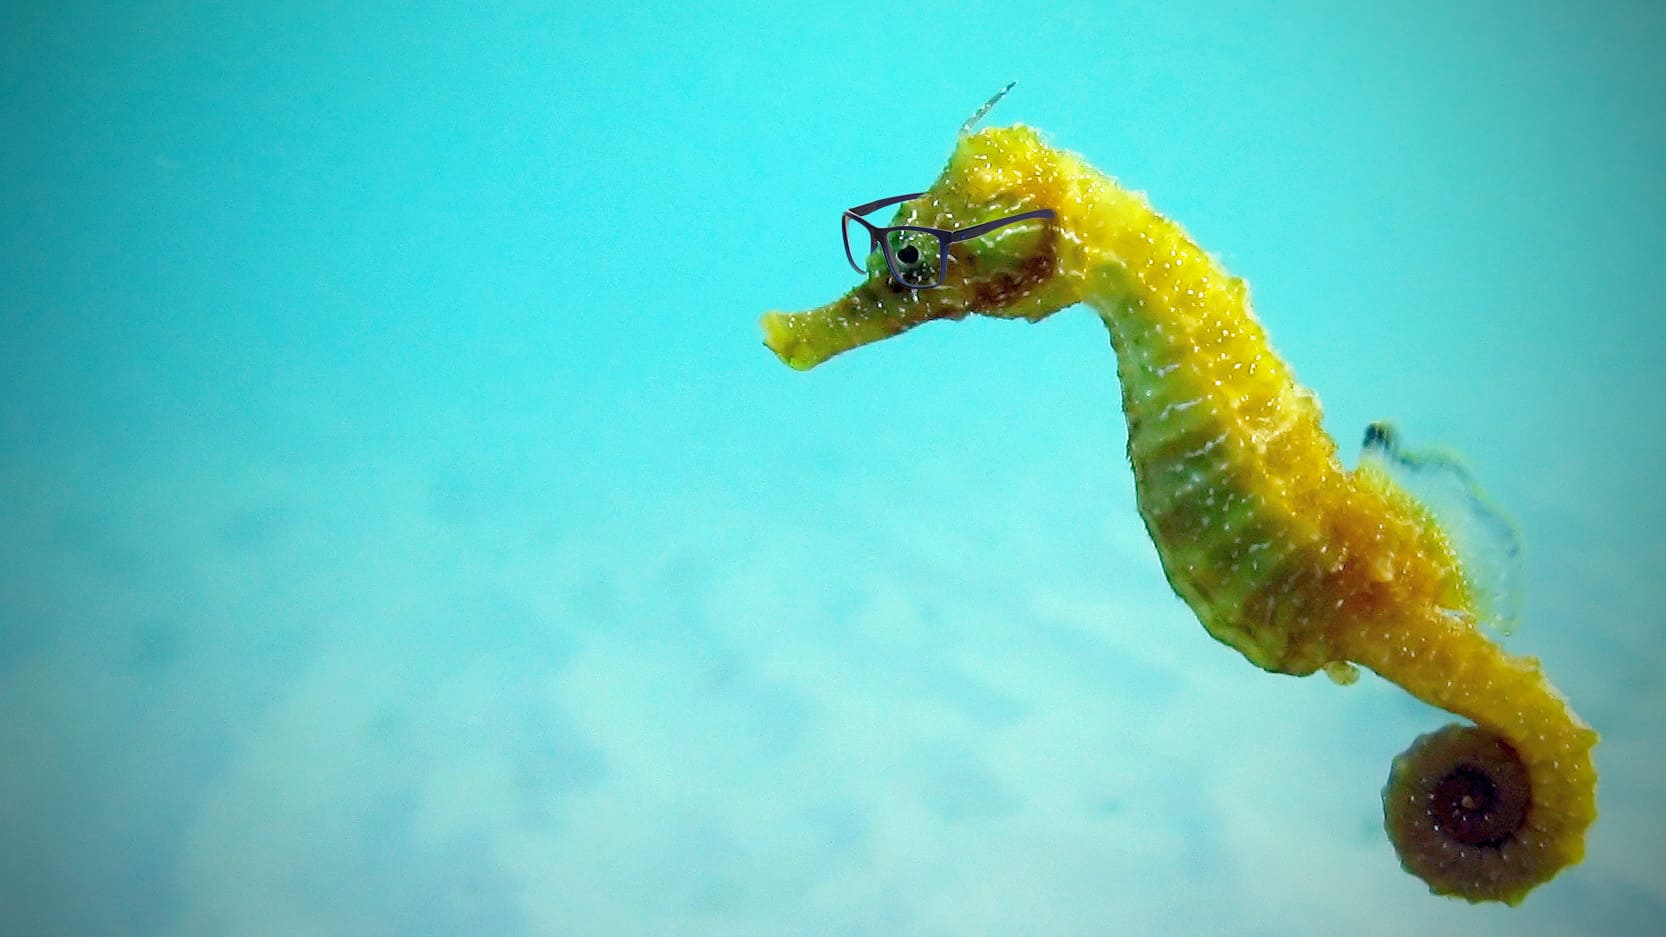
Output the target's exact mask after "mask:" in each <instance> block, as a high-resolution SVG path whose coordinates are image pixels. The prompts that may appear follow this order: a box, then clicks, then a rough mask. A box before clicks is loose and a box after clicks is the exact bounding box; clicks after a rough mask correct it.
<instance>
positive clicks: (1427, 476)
mask: <svg viewBox="0 0 1666 937" xmlns="http://www.w3.org/2000/svg"><path fill="white" fill-rule="evenodd" d="M1359 470H1360V472H1361V473H1362V474H1365V475H1368V476H1375V478H1376V480H1378V481H1379V482H1386V483H1388V484H1391V485H1393V486H1394V487H1395V488H1396V489H1398V490H1399V491H1401V492H1404V493H1405V494H1406V495H1408V496H1409V497H1410V498H1411V499H1412V500H1414V501H1416V502H1417V503H1418V504H1419V505H1421V506H1422V507H1423V508H1424V510H1425V511H1426V512H1427V513H1428V515H1429V518H1430V520H1431V521H1433V522H1434V524H1435V525H1436V526H1437V527H1438V528H1439V529H1440V531H1441V533H1442V534H1444V536H1445V537H1446V540H1447V542H1448V543H1449V544H1450V546H1451V548H1452V552H1453V553H1454V554H1456V556H1457V559H1458V564H1459V567H1460V575H1461V577H1462V580H1463V591H1464V592H1465V594H1466V598H1467V599H1468V600H1469V603H1470V604H1471V605H1472V606H1473V610H1474V612H1475V615H1476V617H1477V618H1479V619H1480V620H1481V621H1482V622H1483V623H1485V624H1487V625H1490V626H1491V627H1493V628H1495V629H1496V630H1498V631H1499V632H1500V633H1501V634H1509V633H1511V632H1512V631H1514V630H1515V627H1516V624H1517V622H1518V621H1519V619H1520V616H1521V584H1522V568H1521V567H1522V562H1521V536H1520V534H1519V533H1518V532H1517V530H1516V527H1515V525H1514V524H1512V523H1511V522H1510V519H1509V518H1507V517H1505V516H1504V514H1503V513H1502V512H1501V511H1500V510H1499V509H1498V508H1497V507H1495V506H1494V505H1493V504H1492V502H1491V501H1490V500H1489V499H1488V498H1487V496H1486V494H1485V493H1484V492H1483V491H1482V490H1481V486H1480V485H1479V484H1477V483H1476V481H1475V478H1474V476H1472V475H1471V474H1470V472H1469V469H1468V468H1466V467H1465V466H1464V464H1463V460H1462V459H1460V458H1459V457H1458V456H1457V455H1455V454H1453V453H1450V452H1440V451H1422V452H1416V451H1407V450H1405V449H1403V448H1402V447H1401V445H1400V438H1399V434H1398V433H1396V432H1395V430H1394V428H1393V427H1391V426H1389V425H1388V424H1387V423H1381V422H1379V423H1373V424H1371V425H1370V426H1369V427H1367V428H1366V430H1365V442H1364V445H1363V447H1362V448H1361V450H1360V456H1359Z"/></svg>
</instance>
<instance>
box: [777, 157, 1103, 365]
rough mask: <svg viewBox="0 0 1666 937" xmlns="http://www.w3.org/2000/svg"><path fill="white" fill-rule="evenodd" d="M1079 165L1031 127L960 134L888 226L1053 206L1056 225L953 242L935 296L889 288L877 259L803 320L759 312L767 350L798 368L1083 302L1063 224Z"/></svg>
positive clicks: (949, 225)
mask: <svg viewBox="0 0 1666 937" xmlns="http://www.w3.org/2000/svg"><path fill="white" fill-rule="evenodd" d="M1077 163H1078V161H1077V159H1076V157H1074V156H1073V155H1072V154H1069V153H1066V152H1064V151H1061V150H1055V149H1053V148H1052V147H1050V146H1048V145H1047V144H1046V143H1044V142H1043V141H1042V139H1041V136H1040V134H1038V133H1037V132H1036V131H1035V130H1033V129H1031V128H1029V127H1024V126H1013V127H992V128H987V129H984V130H981V131H978V132H976V133H964V132H963V133H962V134H961V136H960V139H959V142H958V144H957V146H956V147H955V150H954V153H953V154H952V155H951V156H950V157H949V163H948V166H947V167H945V168H944V170H943V173H942V175H941V176H939V177H938V178H937V181H936V182H934V183H932V186H931V188H930V189H929V190H928V191H926V192H925V193H923V194H921V195H920V196H919V197H918V198H916V199H913V200H912V201H909V202H905V203H903V204H902V205H901V206H899V207H898V210H897V213H896V217H895V220H893V221H891V222H889V225H919V226H923V227H930V228H942V229H948V230H955V231H964V230H966V229H968V228H972V227H974V226H976V225H979V224H982V223H984V222H988V221H995V220H997V219H1001V218H1007V217H1011V216H1012V215H1017V214H1022V213H1024V212H1028V211H1033V210H1036V209H1043V208H1046V209H1052V210H1053V211H1054V213H1055V216H1054V217H1053V218H1051V219H1030V220H1026V221H1019V222H1015V223H1012V224H1009V225H1002V226H1000V227H997V228H995V229H993V230H991V231H989V232H988V233H985V234H983V235H980V236H978V237H973V238H969V239H967V240H961V241H955V242H953V243H951V244H949V246H948V262H947V264H946V266H945V267H944V268H943V272H942V282H941V284H940V285H938V286H936V287H934V288H931V289H912V288H909V287H908V286H905V285H903V284H901V283H899V282H897V280H896V279H895V277H894V276H893V274H892V270H891V268H890V267H889V266H888V265H887V263H886V260H885V258H884V257H883V256H882V254H881V252H880V251H879V250H874V251H873V252H872V253H871V254H870V255H869V256H868V257H867V276H866V278H865V279H864V280H863V281H862V282H861V283H859V284H857V285H856V287H855V288H854V289H852V290H851V291H850V292H848V293H846V294H845V295H844V296H842V297H840V298H839V299H836V300H834V301H833V302H831V303H828V304H827V305H825V306H819V307H817V308H815V309H811V310H809V311H807V312H800V313H783V312H770V313H766V314H765V315H764V317H763V321H762V325H763V329H764V344H766V345H768V346H769V348H770V349H771V350H772V351H774V352H775V354H776V355H777V356H779V357H780V358H781V360H782V361H784V362H786V363H787V364H789V365H791V366H793V367H795V368H798V369H800V370H805V369H809V368H812V367H815V366H816V365H818V364H820V363H821V362H823V361H826V360H827V359H828V358H831V357H833V356H834V355H837V354H839V353H840V352H844V351H848V350H850V349H852V348H855V347H857V346H860V345H865V344H868V343H870V342H874V341H878V340H880V339H882V338H888V337H890V336H892V335H897V334H900V333H902V332H904V331H907V330H908V329H911V328H913V327H914V326H916V325H920V324H921V323H924V322H929V321H931V320H933V319H961V318H964V317H965V316H967V315H968V314H971V313H978V314H981V315H987V316H996V317H1000V318H1008V319H1012V318H1024V319H1029V320H1031V321H1035V320H1037V319H1040V318H1042V317H1044V316H1047V315H1049V314H1051V313H1053V312H1056V311H1058V310H1059V309H1063V308H1064V307H1066V306H1070V305H1073V304H1074V303H1076V302H1078V301H1079V300H1080V299H1081V294H1082V277H1080V276H1076V275H1073V274H1075V273H1076V272H1077V271H1078V270H1079V269H1080V266H1081V264H1080V262H1079V261H1078V259H1077V258H1078V253H1079V251H1078V245H1079V239H1078V238H1076V237H1075V236H1074V235H1073V234H1072V232H1071V227H1070V224H1071V221H1072V219H1073V218H1074V213H1073V206H1076V205H1077V204H1078V203H1079V202H1080V197H1079V195H1078V194H1077V193H1076V192H1075V191H1074V189H1075V187H1076V186H1077V185H1078V184H1079V181H1080V179H1081V178H1082V177H1081V174H1080V172H1079V171H1078V165H1077ZM933 243H934V244H935V242H933ZM902 249H903V250H906V249H907V248H906V245H905V246H903V247H902ZM932 251H933V252H935V246H934V247H933V248H932ZM909 256H910V257H912V256H914V255H913V254H910V255H909ZM857 260H858V262H860V261H861V258H857Z"/></svg>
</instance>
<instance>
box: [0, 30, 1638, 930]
mask: <svg viewBox="0 0 1666 937" xmlns="http://www.w3.org/2000/svg"><path fill="white" fill-rule="evenodd" d="M1244 6H1245V5H1239V4H1228V3H1172V4H1161V5H1139V4H1099V3H1085V2H1084V3H1077V4H1073V5H1050V4H1023V5H1020V4H1010V3H978V2H960V3H939V2H934V0H926V2H919V3H913V4H908V5H907V6H905V7H900V8H892V9H886V8H870V7H840V6H834V5H823V4H812V3H797V2H777V3H770V4H758V5H753V4H745V3H729V4H713V5H709V6H697V5H681V4H646V5H636V6H617V7H614V6H609V5H605V4H604V5H596V4H577V3H570V2H559V0H558V2H544V3H538V2H526V0H512V2H507V3H501V4H491V5H485V6H482V5H479V4H467V3H458V2H437V0H435V2H427V0H418V2H413V3H399V4H394V3H385V2H364V3H356V4H339V3H320V2H314V0H300V2H292V3H281V4H280V3H259V2H251V3H245V4H236V5H221V4H208V3H194V2H149V0H141V2H135V3H125V4H115V3H90V2H80V0H70V2H66V3H63V4H56V5H47V4H33V5H27V6H26V7H24V8H19V9H16V10H13V11H11V12H10V13H9V14H8V16H7V24H6V27H5V29H4V30H0V88H3V89H4V92H3V93H0V141H3V142H0V931H3V932H4V933H6V934H18V935H30V937H56V935H66V937H68V935H73V937H90V935H166V937H209V935H284V937H303V935H401V937H415V935H451V934H467V935H504V937H517V935H575V937H576V935H613V934H628V935H636V934H655V935H787V934H794V935H983V934H987V935H1007V934H1048V935H1061V937H1064V935H1101V934H1156V933H1162V934H1212V935H1215V934H1219V935H1245V937H1264V935H1265V937H1271V935H1298V934H1325V935H1337V934H1344V935H1376V934H1383V935H1389V934H1464V935H1466V937H1487V935H1510V937H1530V935H1562V934H1568V935H1572V934H1581V935H1631V934H1643V933H1659V932H1662V931H1663V930H1666V784H1663V783H1662V781H1661V778H1662V777H1663V776H1666V588H1663V583H1666V547H1663V545H1662V544H1663V542H1666V540H1663V538H1662V534H1661V531H1662V529H1663V528H1666V486H1663V485H1662V484H1661V483H1660V478H1661V477H1662V473H1663V472H1666V451H1663V449H1666V443H1663V438H1666V432H1663V431H1666V420H1663V418H1662V415H1661V406H1662V403H1661V402H1662V401H1663V400H1666V377H1663V372H1662V367H1661V362H1660V357H1661V352H1662V349H1663V348H1666V299H1663V298H1662V296H1663V294H1662V292H1661V291H1660V290H1659V288H1658V284H1657V283H1656V279H1655V278H1656V277H1657V276H1658V273H1659V269H1660V266H1661V258H1662V256H1663V255H1666V175H1663V174H1662V172H1661V167H1662V166H1663V165H1666V132H1663V131H1666V127H1663V124H1666V69H1663V68H1662V66H1661V60H1660V56H1661V51H1660V50H1661V49H1662V48H1666V7H1663V6H1661V5H1659V4H1655V3H1641V2H1634V3H1625V2H1599V3H1593V4H1589V5H1586V6H1583V7H1577V6H1575V5H1564V4H1556V3H1525V4H1502V3H1481V2H1460V3H1436V2H1427V0H1423V2H1414V3H1401V4H1393V5H1384V6H1382V7H1381V8H1375V7H1373V6H1371V5H1349V4H1321V3H1306V2H1302V3H1292V4H1280V5H1278V6H1277V11H1276V12H1270V11H1261V12H1251V11H1249V10H1247V9H1245V8H1244ZM1014 79H1016V80H1017V81H1018V86H1017V87H1016V88H1015V89H1014V91H1013V93H1012V94H1011V95H1010V96H1009V97H1008V98H1007V99H1005V100H1004V101H1002V102H1001V103H1000V104H999V105H998V106H997V107H996V108H995V109H994V111H993V112H992V113H991V114H990V115H989V116H988V118H986V121H985V122H986V123H987V124H993V125H1005V124H1009V123H1014V122H1022V123H1026V124H1030V125H1033V126H1036V127H1038V128H1040V129H1041V130H1042V131H1043V132H1044V133H1045V134H1046V135H1047V137H1048V139H1049V140H1050V141H1052V142H1053V143H1054V144H1056V145H1058V146H1060V147H1063V148H1065V149H1069V150H1073V151H1075V152H1078V153H1081V154H1083V156H1084V157H1085V158H1086V159H1087V160H1088V161H1089V162H1091V163H1093V164H1094V165H1095V166H1097V167H1099V168H1100V169H1102V170H1104V171H1105V172H1107V173H1109V174H1111V175H1113V176H1115V177H1117V178H1118V179H1119V180H1121V181H1122V182H1123V183H1124V184H1125V185H1127V186H1129V187H1130V188H1134V189H1137V190H1141V191H1144V192H1146V193H1148V195H1149V197H1150V198H1151V200H1152V202H1153V204H1154V205H1155V207H1156V208H1157V209H1158V210H1159V211H1162V212H1163V213H1165V214H1167V215H1168V216H1170V217H1172V218H1175V219H1177V220H1178V221H1180V222H1181V223H1182V224H1184V225H1185V226H1186V227H1187V228H1188V229H1189V230H1190V232H1191V233H1192V235H1193V236H1194V237H1195V239H1196V240H1197V241H1198V242H1199V243H1200V244H1201V245H1203V246H1204V247H1205V248H1207V249H1209V250H1211V251H1212V252H1214V253H1215V254H1216V255H1217V256H1218V257H1220V258H1221V259H1222V260H1223V262H1224V263H1225V264H1226V265H1227V267H1228V268H1230V269H1231V270H1232V271H1233V272H1234V273H1236V274H1238V275H1240V276H1243V277H1245V278H1247V279H1248V280H1249V282H1250V284H1251V286H1252V288H1253V290H1254V297H1255V307H1256V311H1257V314H1258V315H1259V317H1260V318H1261V321H1262V322H1263V323H1264V324H1265V325H1266V327H1267V329H1268V331H1269V333H1270V335H1271V338H1272V341H1273V343H1274V346H1275V347H1276V348H1277V349H1278V351H1279V352H1280V353H1281V354H1282V355H1283V356H1284V357H1285V359H1286V360H1287V361H1289V362H1290V364H1291V366H1292V367H1293V368H1294V370H1295V372H1296V374H1297V375H1298V377H1299V378H1300V380H1301V381H1302V382H1303V383H1304V384H1305V385H1307V386H1309V387H1311V388H1312V389H1314V390H1315V391H1316V392H1317V393H1318V395H1319V397H1320V399H1321V400H1322V401H1323V403H1324V405H1325V413H1326V425H1327V427H1328V428H1329V429H1330V430H1331V431H1332V432H1333V434H1335V435H1336V437H1337V438H1338V440H1339V441H1340V444H1341V446H1342V449H1343V451H1344V453H1345V454H1346V457H1347V458H1348V459H1350V460H1351V459H1352V458H1353V457H1354V454H1355V453H1356V452H1357V447H1358V442H1359V438H1360V434H1361V432H1362V430H1363V429H1364V428H1365V426H1366V425H1367V424H1368V423H1369V422H1371V421H1373V420H1377V419H1387V420H1391V421H1393V422H1394V424H1395V425H1396V426H1397V427H1398V428H1399V429H1400V430H1401V431H1402V432H1403V433H1404V435H1405V438H1406V439H1407V440H1408V443H1409V444H1411V445H1413V446H1427V445H1443V446H1449V447H1451V448H1452V449H1453V450H1455V451H1458V452H1461V453H1462V454H1463V455H1464V457H1465V459H1466V463H1467V465H1468V466H1469V467H1470V469H1471V470H1472V471H1473V472H1474V473H1475V475H1476V477H1477V478H1478V479H1479V480H1480V481H1481V483H1482V484H1483V485H1484V486H1485V487H1486V489H1487V491H1488V492H1489V493H1490V495H1491V496H1492V497H1493V498H1494V499H1495V500H1496V501H1497V502H1498V503H1499V504H1500V505H1502V506H1503V507H1504V509H1505V510H1506V511H1507V512H1508V513H1509V514H1510V515H1511V516H1512V517H1513V518H1514V520H1515V521H1516V523H1517V524H1518V525H1519V527H1520V529H1521V532H1522V535H1523V538H1524V541H1525V544H1526V560H1525V562H1526V568H1525V577H1524V579H1525V594H1524V602H1523V623H1522V627H1521V629H1520V631H1519V632H1518V633H1516V634H1515V635H1513V636H1511V637H1510V638H1509V639H1508V643H1507V647H1508V648H1510V649H1511V650H1512V651H1513V652H1515V653H1520V654H1529V655H1534V656H1538V657H1540V658H1541V659H1542V660H1543V662H1544V665H1545V667H1546V669H1547V671H1548V672H1549V674H1550V676H1551V679H1552V680H1553V681H1554V682H1555V683H1556V684H1557V686H1558V687H1559V688H1560V689H1561V690H1562V691H1563V692H1564V693H1566V694H1567V696H1568V697H1569V698H1570V699H1571V700H1572V701H1573V704H1574V706H1575V708H1576V709H1577V710H1578V711H1579V713H1580V714H1581V715H1582V716H1583V717H1584V718H1586V719H1587V720H1588V721H1590V722H1591V723H1592V724H1593V725H1595V726H1596V727H1597V728H1598V729H1599V730H1600V731H1601V732H1602V733H1603V736H1604V738H1603V742H1602V744H1601V745H1600V746H1599V747H1598V748H1597V750H1596V758H1597V765H1598V768H1599V770H1600V772H1601V778H1602V779H1601V786H1600V788H1599V791H1598V797H1599V807H1600V809H1601V811H1602V814H1601V817H1600V818H1599V819H1598V821H1597V823H1596V825H1595V826H1594V827H1593V828H1592V829H1591V832H1590V836H1589V839H1588V852H1587V857H1586V860H1585V862H1584V863H1583V864H1581V865H1579V866H1576V867H1574V868H1572V869H1569V870H1567V871H1565V872H1563V873H1562V874H1561V875H1560V876H1559V877H1558V878H1556V879H1555V880H1554V881H1552V882H1551V883H1549V884H1547V885H1545V886H1543V887H1542V888H1541V889H1540V890H1539V891H1537V892H1536V893H1534V894H1533V895H1532V896H1531V897H1529V898H1528V899H1527V901H1526V902H1525V903H1524V904H1523V905H1522V906H1520V907H1518V908H1514V909H1511V908H1504V907H1492V906H1486V907H1472V906H1469V905H1467V904H1463V903H1461V902H1456V901H1452V900H1447V899H1441V898H1436V897H1433V896H1430V895H1429V894H1428V893H1427V890H1426V888H1425V886H1424V885H1423V884H1422V883H1421V882H1420V881H1418V880H1417V879H1415V878H1413V877H1412V876H1410V875H1407V874H1406V873H1404V872H1403V871H1402V870H1401V869H1400V867H1399V864H1398V861H1397V860H1396V858H1395V855H1394V852H1393V850H1392V849H1391V848H1390V846H1389V844H1388V842H1387V841H1386V839H1385V837H1384V835H1383V831H1382V807H1381V802H1380V799H1379V792H1380V790H1381V788H1382V785H1383V781H1384V779H1385V778H1386V776H1387V773H1388V768H1389V763H1390V760H1391V759H1392V758H1393V757H1394V755H1396V754H1397V753H1399V752H1400V751H1401V750H1402V749H1404V748H1405V747H1406V746H1407V745H1408V744H1409V743H1410V742H1411V740H1412V739H1413V738H1414V737H1415V736H1416V735H1418V734H1419V733H1422V732H1426V731H1429V730H1431V729H1434V728H1436V727H1438V726H1440V725H1442V724H1444V723H1446V722H1448V721H1450V719H1449V717H1447V716H1446V715H1445V714H1443V713H1439V712H1436V711H1434V710H1431V709H1429V708H1427V707H1424V706H1422V705H1421V704H1419V703H1417V702H1415V701H1413V700H1412V699H1410V698H1409V697H1408V696H1406V695H1405V694H1404V693H1403V692H1401V691H1400V690H1398V689H1397V688H1395V687H1393V686H1391V685H1389V684H1387V683H1384V682H1383V681H1381V680H1379V679H1377V678H1375V677H1373V676H1371V675H1366V676H1365V677H1364V678H1363V679H1362V680H1361V681H1360V682H1359V683H1358V684H1356V685H1354V686H1351V687H1339V686H1336V685H1334V684H1333V683H1332V682H1330V681H1329V680H1326V679H1324V678H1323V677H1322V676H1321V677H1313V678H1307V679H1301V680H1298V679H1293V678H1289V677H1283V676H1274V675H1270V674H1267V673H1263V672H1261V671H1258V670H1257V669H1255V668H1254V667H1252V666H1250V665H1249V664H1247V663H1246V662H1245V661H1244V660H1243V659H1242V657H1240V656H1239V655H1238V654H1237V653H1236V652H1234V651H1232V650H1231V649H1230V648H1227V647H1225V646H1223V645H1221V644H1218V643H1216V642H1215V641H1214V640H1212V639H1211V638H1210V637H1209V636H1208V635H1207V634H1206V633H1205V632H1204V631H1203V629H1202V628H1201V627H1200V626H1199V625H1198V623H1197V621H1196V619H1195V618H1194V617H1193V616H1192V615H1191V613H1190V612H1189V611H1188V610H1187V609H1186V607H1185V606H1184V605H1183V604H1182V603H1181V601H1180V600H1179V599H1177V598H1175V597H1174V595H1173V594H1172V592H1171V591H1170V589H1169V587H1168V585H1167V584H1166V582H1165V581H1164V579H1163V575H1162V572H1161V569H1160V567H1159V565H1158V561H1157V557H1156V554H1155V551H1154V550H1153V549H1152V547H1151V544H1150V542H1149V541H1148V539H1147V538H1146V534H1145V531H1144V529H1143V527H1142V526H1141V522H1140V519H1139V516H1138V514H1137V513H1136V511H1135V507H1134V499H1133V487H1132V485H1133V482H1132V477H1131V473H1130V471H1129V469H1128V464H1127V460H1126V457H1125V455H1124V450H1123V446H1124V442H1125V427H1124V424H1123V419H1122V416H1121V413H1120V409H1119V398H1118V389H1117V386H1116V375H1115V369H1114V360H1113V358H1112V355H1111V352H1110V349H1109V347H1108V343H1107V341H1106V338H1105V335H1104V330H1103V328H1102V326H1101V325H1100V323H1099V322H1098V321H1096V320H1095V317H1094V315H1093V314H1092V313H1091V312H1090V311H1089V310H1086V309H1074V310H1070V311H1067V312H1064V313H1061V314H1059V315H1057V316H1055V317H1053V318H1052V319H1050V320H1048V321H1047V322H1045V323H1042V324H1039V325H1035V326H1029V325H1026V324H1023V323H1013V322H995V321H989V320H982V319H978V320H968V321H966V322H962V323H955V324H949V323H935V324H932V325H929V326H926V327H923V328H921V329H918V330H916V331H915V332H913V333H910V334H909V335H907V336H905V337H902V338H899V339H898V340H895V341H891V342H886V343H883V344H881V345H877V346H875V347H872V348H869V349H865V350H863V351H862V352H860V353H856V354H852V355H849V356H845V357H842V358H839V359H837V360H836V361H833V362H831V363H829V364H828V365H826V366H824V367H822V368H819V369H818V370H816V371H815V372H813V373H811V374H799V373H795V372H793V371H790V370H789V369H787V368H785V367H783V366H782V365H781V364H780V363H779V362H778V361H777V360H776V359H775V358H774V356H773V355H771V354H770V353H769V352H768V351H767V350H766V349H765V348H763V347H762V345H761V343H760V334H759V331H758V325H757V319H758V316H759V314H761V313H762V312H764V311H765V310H769V309H802V308H808V307H809V306H812V305H815V304H819V303H822V302H825V301H827V300H829V299H831V298H833V297H834V296H837V295H838V294H840V293H842V292H843V291H844V290H845V289H847V288H849V286H850V285H851V283H852V280H853V278H854V274H853V273H852V272H851V270H850V269H849V267H848V266H847V265H846V262H845V259H844V257H843V254H842V249H841V247H840V244H839V242H838V234H837V232H836V230H835V222H836V221H837V220H838V215H839V213H840V212H841V211H842V210H843V209H845V208H847V207H849V206H852V205H856V204H858V203H861V202H866V201H870V200H872V199H876V198H881V197H884V196H889V195H894V194H898V193H903V192H911V191H917V190H918V189H921V188H924V187H925V186H926V185H928V184H929V183H930V182H931V181H932V180H933V179H935V178H936V176H937V174H938V172H939V171H940V169H941V168H942V165H943V162H944V160H945V159H946V158H947V156H948V153H949V151H950V149H951V148H952V147H953V144H954V140H955V131H956V129H957V128H958V127H959V126H960V124H961V122H962V121H963V120H964V119H965V118H966V116H967V115H968V114H969V113H971V112H972V110H973V109H975V108H976V107H977V105H978V104H979V102H982V101H983V100H985V99H986V98H987V97H988V96H989V95H990V94H991V93H993V92H994V91H995V90H997V89H999V88H1000V87H1001V86H1002V85H1004V84H1005V83H1006V82H1008V81H1009V80H1014ZM1651 284H1654V285H1651Z"/></svg>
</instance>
